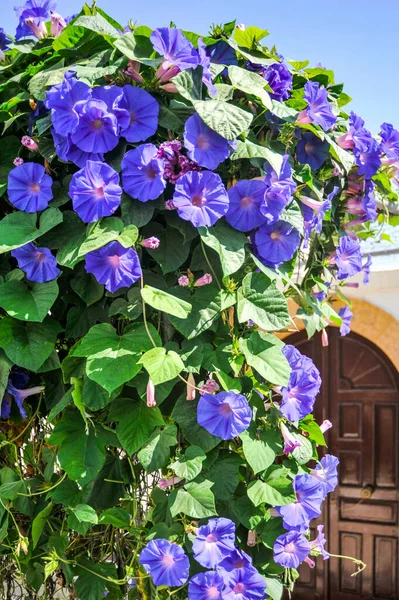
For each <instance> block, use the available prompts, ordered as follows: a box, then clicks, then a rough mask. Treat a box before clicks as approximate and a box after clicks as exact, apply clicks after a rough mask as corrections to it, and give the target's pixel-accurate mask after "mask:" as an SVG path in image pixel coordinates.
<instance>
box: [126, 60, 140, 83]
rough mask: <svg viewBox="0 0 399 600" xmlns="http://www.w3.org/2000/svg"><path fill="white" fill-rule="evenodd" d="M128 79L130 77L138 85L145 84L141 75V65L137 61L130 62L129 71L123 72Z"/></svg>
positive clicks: (128, 64)
mask: <svg viewBox="0 0 399 600" xmlns="http://www.w3.org/2000/svg"><path fill="white" fill-rule="evenodd" d="M123 73H124V75H126V77H130V79H133V81H135V82H136V83H144V79H143V78H142V76H141V75H140V63H139V62H137V60H129V62H128V63H127V69H126V70H125V71H123Z"/></svg>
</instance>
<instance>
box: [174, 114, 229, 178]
mask: <svg viewBox="0 0 399 600" xmlns="http://www.w3.org/2000/svg"><path fill="white" fill-rule="evenodd" d="M184 147H185V148H187V154H188V156H189V158H191V160H194V161H195V162H196V163H198V164H199V165H200V166H201V167H205V168H207V169H211V170H212V169H216V168H217V167H218V166H219V164H220V163H221V162H223V161H224V160H226V158H228V157H229V156H230V151H231V148H232V147H231V143H230V142H228V141H227V140H226V139H225V138H224V137H222V136H221V135H219V134H218V133H216V131H213V129H211V128H210V127H208V125H206V124H205V123H204V122H203V120H202V119H201V118H200V117H199V116H198V115H197V114H196V113H195V114H194V115H192V116H191V117H189V118H188V119H187V121H186V124H185V127H184Z"/></svg>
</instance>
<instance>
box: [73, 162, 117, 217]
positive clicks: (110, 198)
mask: <svg viewBox="0 0 399 600" xmlns="http://www.w3.org/2000/svg"><path fill="white" fill-rule="evenodd" d="M69 196H70V197H71V198H72V205H73V210H74V211H75V212H77V213H78V215H79V217H80V218H81V219H82V221H83V222H84V223H93V222H94V221H98V219H101V217H108V216H109V215H112V214H113V213H114V212H115V211H116V210H117V209H118V207H119V205H120V203H121V196H122V188H121V187H120V185H119V175H118V173H117V172H116V171H115V170H114V169H113V168H112V167H110V166H109V165H107V164H106V163H103V162H94V161H92V160H88V161H87V163H86V166H85V167H84V168H83V169H81V170H80V171H78V172H77V173H74V175H73V177H72V180H71V183H70V185H69Z"/></svg>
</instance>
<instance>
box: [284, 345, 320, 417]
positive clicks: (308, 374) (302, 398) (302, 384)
mask: <svg viewBox="0 0 399 600" xmlns="http://www.w3.org/2000/svg"><path fill="white" fill-rule="evenodd" d="M284 351H285V347H284V348H283V354H285V352H284ZM286 358H287V359H288V361H290V358H289V357H288V356H286ZM290 364H291V363H290ZM291 367H292V370H291V374H290V379H289V382H288V387H282V388H281V391H282V397H283V399H282V402H281V412H282V414H283V415H284V416H285V417H286V418H287V419H289V420H290V421H293V422H296V421H299V420H300V419H303V417H306V415H308V414H309V413H311V412H312V410H313V405H314V402H315V399H316V396H317V394H318V393H319V391H320V386H321V377H320V373H319V370H318V369H317V368H316V367H315V365H314V364H313V361H312V360H311V359H310V358H308V357H307V356H302V357H301V360H300V361H297V360H296V359H295V366H292V365H291Z"/></svg>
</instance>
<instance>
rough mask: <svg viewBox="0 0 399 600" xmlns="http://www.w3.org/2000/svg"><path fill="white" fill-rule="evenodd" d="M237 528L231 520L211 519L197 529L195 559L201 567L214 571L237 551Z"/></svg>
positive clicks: (194, 548) (222, 518) (194, 549)
mask: <svg viewBox="0 0 399 600" xmlns="http://www.w3.org/2000/svg"><path fill="white" fill-rule="evenodd" d="M235 532H236V526H235V525H234V523H233V521H231V520H230V519H225V518H224V517H219V518H218V519H209V521H208V523H207V524H206V525H202V526H201V527H199V528H198V529H197V533H196V538H195V540H194V542H193V553H194V558H195V560H196V561H197V562H199V564H200V565H202V566H203V567H206V568H207V569H213V568H214V567H216V566H217V565H219V564H220V563H221V562H222V561H223V560H224V559H225V558H226V557H227V556H229V555H230V554H231V553H232V552H233V551H234V549H235V546H234V542H235Z"/></svg>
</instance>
